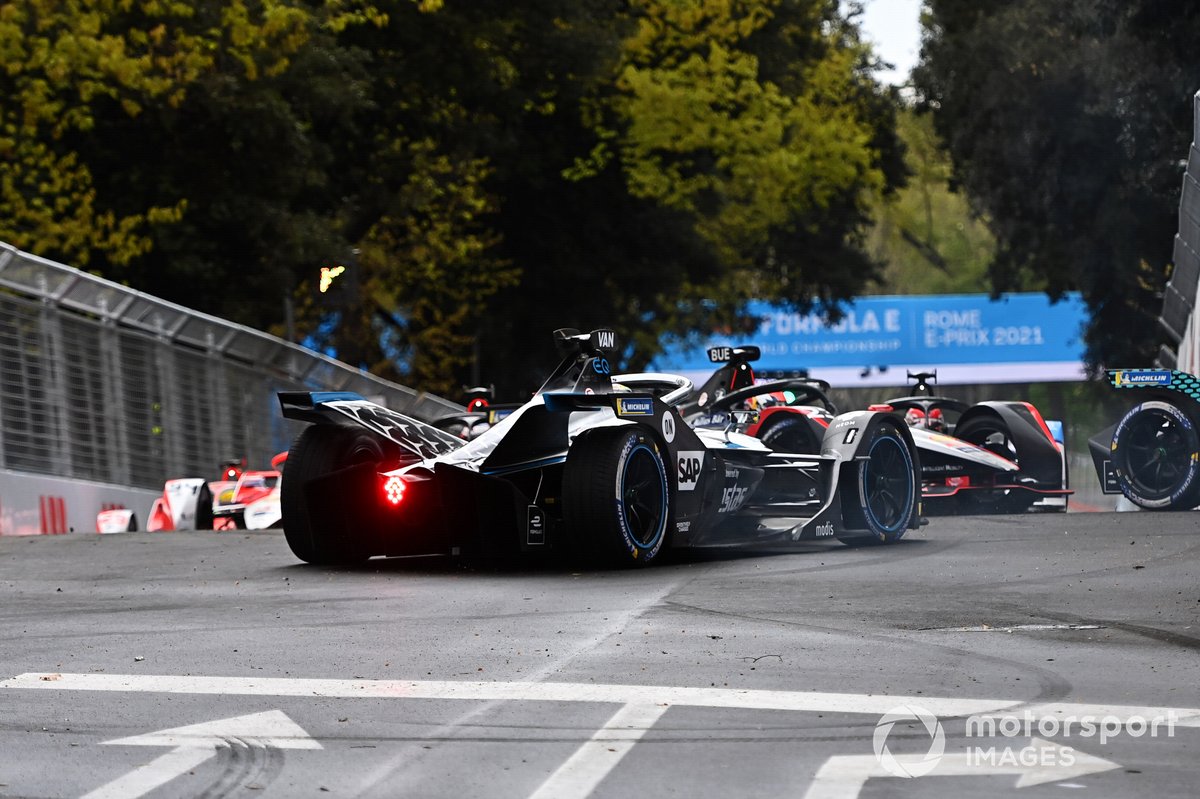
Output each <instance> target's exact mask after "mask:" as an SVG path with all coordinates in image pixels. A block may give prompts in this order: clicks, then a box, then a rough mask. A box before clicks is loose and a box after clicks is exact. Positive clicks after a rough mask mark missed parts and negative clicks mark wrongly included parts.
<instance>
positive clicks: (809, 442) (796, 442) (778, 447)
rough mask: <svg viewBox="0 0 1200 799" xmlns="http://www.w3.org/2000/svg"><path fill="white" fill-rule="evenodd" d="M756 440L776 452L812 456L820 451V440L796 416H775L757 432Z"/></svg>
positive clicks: (792, 414) (803, 420)
mask: <svg viewBox="0 0 1200 799" xmlns="http://www.w3.org/2000/svg"><path fill="white" fill-rule="evenodd" d="M758 439H759V440H760V441H762V443H763V444H765V445H766V446H768V447H770V448H771V449H773V450H775V451H776V452H788V453H793V454H796V455H813V454H816V453H819V452H820V451H821V439H820V438H818V437H817V436H816V435H815V434H814V433H813V431H812V428H811V427H809V424H808V420H807V419H804V418H802V417H801V416H800V415H798V414H794V413H788V414H780V415H777V417H776V418H775V419H772V420H770V421H769V422H767V423H766V424H765V425H763V429H762V430H760V431H759V432H758Z"/></svg>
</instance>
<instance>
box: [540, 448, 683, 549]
mask: <svg viewBox="0 0 1200 799" xmlns="http://www.w3.org/2000/svg"><path fill="white" fill-rule="evenodd" d="M670 506H671V491H670V485H669V482H668V479H667V469H666V466H665V464H664V463H663V456H662V452H661V450H660V448H659V446H658V443H657V442H656V441H655V440H654V438H653V437H652V436H651V435H649V434H648V433H647V431H645V430H644V429H642V428H640V427H633V426H624V425H623V426H621V427H603V428H599V429H595V430H589V431H588V432H586V433H584V434H582V435H580V436H579V437H578V438H577V439H576V440H575V442H574V444H573V445H572V446H571V452H570V455H569V456H568V457H567V463H566V467H565V468H564V470H563V518H564V521H565V522H566V527H567V531H566V533H567V535H568V536H570V537H571V538H573V539H575V540H577V541H579V542H580V544H581V547H582V549H583V551H584V552H586V553H587V554H588V555H589V556H591V557H593V558H595V559H596V560H597V561H599V562H600V563H601V564H603V565H617V566H646V565H649V564H650V563H651V562H653V561H654V559H655V558H656V557H657V556H658V553H659V552H660V551H661V550H662V547H663V544H664V543H665V542H666V537H667V530H668V524H669V521H670V515H671V514H670Z"/></svg>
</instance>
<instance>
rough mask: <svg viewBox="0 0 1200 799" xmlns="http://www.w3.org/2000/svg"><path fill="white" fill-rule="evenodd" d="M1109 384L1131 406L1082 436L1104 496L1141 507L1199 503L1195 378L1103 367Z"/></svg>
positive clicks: (1199, 391)
mask: <svg viewBox="0 0 1200 799" xmlns="http://www.w3.org/2000/svg"><path fill="white" fill-rule="evenodd" d="M1106 377H1107V378H1108V382H1109V385H1111V386H1112V387H1113V388H1114V389H1116V390H1118V391H1133V392H1135V393H1132V394H1128V395H1127V396H1129V397H1130V398H1131V399H1132V400H1133V401H1134V404H1133V405H1132V407H1130V408H1129V410H1127V411H1125V413H1124V415H1122V416H1121V419H1120V421H1119V422H1117V423H1116V424H1114V425H1112V426H1111V427H1109V428H1107V429H1105V430H1102V431H1100V432H1099V433H1097V434H1096V435H1094V436H1092V437H1091V438H1090V439H1088V449H1089V450H1090V451H1091V454H1092V462H1093V464H1094V465H1095V467H1096V475H1097V477H1099V478H1100V486H1101V489H1102V490H1103V491H1104V493H1106V494H1124V495H1125V497H1126V498H1127V499H1128V500H1129V501H1130V502H1132V503H1133V504H1134V505H1137V506H1138V507H1140V508H1144V509H1146V510H1188V509H1191V508H1195V507H1196V506H1197V505H1200V433H1198V432H1197V429H1198V425H1200V378H1197V377H1196V376H1195V375H1191V374H1188V373H1187V372H1180V371H1178V370H1174V369H1109V370H1107V372H1106Z"/></svg>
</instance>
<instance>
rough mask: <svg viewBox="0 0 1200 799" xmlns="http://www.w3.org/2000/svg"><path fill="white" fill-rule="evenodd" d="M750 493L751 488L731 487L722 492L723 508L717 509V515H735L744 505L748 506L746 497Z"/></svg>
mask: <svg viewBox="0 0 1200 799" xmlns="http://www.w3.org/2000/svg"><path fill="white" fill-rule="evenodd" d="M749 492H750V487H749V486H742V487H741V488H739V487H738V486H730V487H729V488H726V489H725V490H724V491H722V492H721V506H720V507H719V508H717V513H733V512H734V511H736V510H739V509H740V508H741V507H742V505H745V504H746V495H747V494H748V493H749Z"/></svg>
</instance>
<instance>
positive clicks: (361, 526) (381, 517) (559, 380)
mask: <svg viewBox="0 0 1200 799" xmlns="http://www.w3.org/2000/svg"><path fill="white" fill-rule="evenodd" d="M555 335H556V340H557V342H558V344H559V346H560V348H561V349H562V350H563V352H564V357H563V360H562V362H561V363H560V364H559V365H558V367H557V368H556V369H555V370H554V372H553V373H552V374H551V375H550V377H549V378H548V379H547V380H546V382H545V384H544V385H543V386H542V388H541V389H540V390H539V391H538V392H537V393H536V394H535V395H534V396H533V398H532V399H531V400H530V401H529V402H527V403H525V404H524V405H522V406H521V407H520V408H518V409H517V410H516V411H514V412H513V413H511V414H510V415H509V416H508V417H507V418H505V419H504V420H502V421H500V422H499V423H498V424H496V425H494V426H493V427H492V428H491V429H489V430H487V431H486V432H484V433H483V434H482V435H480V436H478V437H477V438H475V439H474V440H472V441H469V442H466V443H464V442H463V441H462V439H459V438H457V437H454V436H451V435H448V434H446V433H444V432H442V431H440V430H438V429H437V428H434V427H432V426H430V425H426V424H423V423H421V422H419V421H417V420H415V419H411V418H409V417H406V416H403V415H401V414H398V413H395V412H393V411H390V410H387V409H385V408H382V407H380V406H378V405H374V404H372V403H370V402H367V401H365V400H363V399H362V398H360V397H356V396H353V395H341V394H334V395H330V394H320V393H283V394H280V402H281V404H282V406H283V412H284V415H285V416H287V417H288V418H292V419H301V420H305V421H309V422H312V423H313V424H312V425H311V426H310V427H308V428H306V429H305V430H304V432H303V433H302V434H301V435H300V436H299V437H298V438H297V440H296V442H295V444H294V445H293V446H292V449H291V453H290V455H289V457H288V468H287V471H285V472H284V477H283V487H282V509H283V528H284V532H285V534H286V537H287V541H288V544H289V545H290V546H291V548H292V551H293V552H294V553H295V554H296V556H297V557H299V558H300V559H301V560H304V561H308V562H312V563H330V562H353V561H357V560H362V559H365V558H367V557H370V556H372V555H405V554H414V553H435V552H443V553H451V554H454V553H457V554H462V555H483V556H490V555H505V554H509V553H516V552H523V553H534V552H546V551H549V550H555V551H558V552H566V553H571V554H580V555H583V556H585V557H586V558H588V560H589V562H591V563H594V564H596V565H601V564H604V565H630V566H637V565H646V564H649V563H651V562H653V561H654V560H655V559H656V558H657V557H658V556H659V554H660V552H662V551H663V549H664V548H667V547H686V546H710V545H711V546H728V545H732V544H752V543H761V544H788V543H793V542H798V541H807V540H813V539H826V538H828V539H839V540H841V541H844V542H847V543H869V542H892V541H896V540H898V539H899V538H900V537H901V536H903V535H904V533H905V531H906V530H909V529H911V528H914V527H916V526H918V525H919V524H920V521H921V519H920V493H919V490H918V488H917V486H918V483H917V480H918V475H919V468H920V467H919V464H918V462H917V458H916V455H915V452H914V449H913V446H912V436H911V435H910V433H909V431H908V429H907V427H906V426H905V425H904V424H903V422H901V421H900V420H899V419H897V418H896V417H894V416H892V415H889V414H883V413H873V412H869V411H859V412H855V413H849V414H843V415H841V416H837V417H835V418H833V419H831V421H830V424H829V427H828V429H827V430H825V431H824V435H823V437H822V438H823V445H822V447H821V453H820V454H813V453H787V452H782V451H772V450H771V449H770V448H768V447H767V446H765V445H764V444H763V442H762V441H760V440H758V439H756V438H753V437H750V436H746V435H743V434H741V433H739V432H737V431H735V430H732V429H724V430H693V429H692V428H691V427H689V426H688V425H686V424H684V423H683V420H682V418H681V417H680V415H679V410H678V409H677V408H676V407H675V406H676V403H677V402H679V401H680V400H682V399H683V398H684V397H686V396H688V395H690V394H691V393H692V389H693V386H692V383H691V381H689V380H687V379H686V378H683V377H679V376H676V375H662V374H633V375H620V376H617V377H615V378H614V377H613V376H611V375H610V374H609V372H610V367H609V360H608V359H609V353H611V352H612V351H613V350H614V347H615V346H616V338H615V336H614V334H613V332H612V331H611V330H597V331H594V332H593V333H590V334H580V333H577V332H576V331H574V330H569V329H568V330H560V331H557V332H556V334H555Z"/></svg>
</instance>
